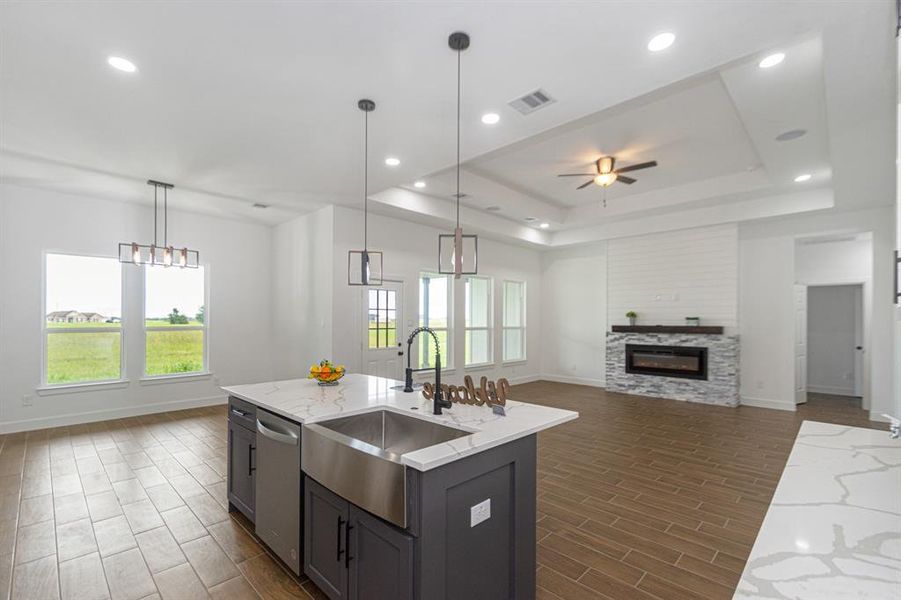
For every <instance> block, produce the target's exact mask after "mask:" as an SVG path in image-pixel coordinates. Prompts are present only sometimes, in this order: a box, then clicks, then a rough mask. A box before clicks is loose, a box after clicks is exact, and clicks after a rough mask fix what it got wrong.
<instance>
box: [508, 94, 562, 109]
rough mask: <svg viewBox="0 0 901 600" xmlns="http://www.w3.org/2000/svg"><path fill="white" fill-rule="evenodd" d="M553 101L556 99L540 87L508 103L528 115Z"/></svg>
mask: <svg viewBox="0 0 901 600" xmlns="http://www.w3.org/2000/svg"><path fill="white" fill-rule="evenodd" d="M552 102H554V99H553V98H551V97H550V96H549V95H548V93H547V92H545V91H544V90H541V89H538V90H535V91H534V92H530V93H528V94H526V95H525V96H523V97H521V98H517V99H516V100H511V101H510V102H508V104H509V105H510V106H512V107H513V108H515V109H516V110H518V111H519V112H520V113H522V114H524V115H527V114H529V113H533V112H535V111H536V110H538V109H539V108H543V107H545V106H547V105H548V104H551V103H552Z"/></svg>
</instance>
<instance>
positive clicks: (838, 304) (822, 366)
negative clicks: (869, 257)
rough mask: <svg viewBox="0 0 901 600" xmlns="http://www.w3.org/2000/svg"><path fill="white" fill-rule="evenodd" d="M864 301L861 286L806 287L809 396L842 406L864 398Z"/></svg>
mask: <svg viewBox="0 0 901 600" xmlns="http://www.w3.org/2000/svg"><path fill="white" fill-rule="evenodd" d="M863 299H864V290H863V285H860V284H854V285H818V286H809V287H808V292H807V336H806V337H807V369H806V380H807V381H806V383H807V392H808V395H813V394H816V395H817V396H824V397H835V400H836V401H837V402H845V403H846V402H848V401H849V400H856V401H858V402H859V401H860V399H861V398H862V396H863V395H864V352H865V345H864V300H863ZM827 399H828V398H827Z"/></svg>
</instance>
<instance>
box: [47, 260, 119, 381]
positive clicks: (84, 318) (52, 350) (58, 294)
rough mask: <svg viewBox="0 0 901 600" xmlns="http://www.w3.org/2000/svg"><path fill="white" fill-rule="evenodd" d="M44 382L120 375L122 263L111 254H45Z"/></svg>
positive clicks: (117, 376) (114, 377)
mask: <svg viewBox="0 0 901 600" xmlns="http://www.w3.org/2000/svg"><path fill="white" fill-rule="evenodd" d="M45 276H46V280H45V282H44V308H45V310H44V353H45V354H44V384H45V385H60V384H72V383H85V382H97V381H112V380H116V379H121V378H122V265H121V264H119V261H118V260H116V259H115V258H97V257H92V256H72V255H68V254H47V256H46V268H45Z"/></svg>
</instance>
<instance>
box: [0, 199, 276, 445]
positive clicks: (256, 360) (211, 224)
mask: <svg viewBox="0 0 901 600" xmlns="http://www.w3.org/2000/svg"><path fill="white" fill-rule="evenodd" d="M148 189H149V188H148ZM176 193H177V190H176ZM152 219H153V213H152V210H151V209H150V208H147V207H144V206H139V205H135V204H128V203H124V202H109V201H101V200H95V199H93V198H88V197H83V196H74V195H68V194H61V193H56V192H50V191H44V190H38V189H32V188H22V187H17V186H10V185H2V186H0V289H2V290H3V291H4V293H3V294H2V297H0V323H2V329H0V430H6V431H12V430H19V429H33V428H39V427H47V426H52V425H58V424H66V423H75V422H86V421H91V420H101V419H108V418H113V417H119V416H127V415H133V414H143V413H148V412H156V411H160V410H171V409H175V408H181V407H187V406H195V405H200V404H204V403H214V402H221V401H223V400H224V398H225V396H224V394H223V393H222V392H221V390H220V389H219V384H222V385H226V384H229V383H246V382H253V381H262V380H266V379H268V378H270V377H271V368H270V364H271V360H270V357H271V355H270V351H271V346H270V344H269V338H270V325H271V321H270V314H269V306H270V293H271V287H270V285H271V281H270V270H269V258H270V233H269V228H268V227H264V226H259V225H248V224H244V223H239V222H235V221H229V220H224V219H218V218H214V217H207V216H199V215H195V214H190V213H175V212H173V213H171V214H170V219H169V221H170V227H169V238H170V241H172V242H174V243H175V244H176V245H180V244H186V245H189V246H190V247H191V248H197V249H198V250H199V251H200V258H201V262H202V263H203V264H204V265H205V266H206V267H207V272H208V273H209V290H210V291H209V307H208V320H209V321H208V322H209V326H210V331H209V349H210V354H209V366H210V369H211V371H212V373H213V375H212V376H211V377H208V378H202V379H199V380H193V381H182V382H178V383H166V384H159V383H156V384H152V385H149V384H146V383H141V382H139V379H140V378H141V370H142V365H141V361H139V360H132V361H130V362H127V363H126V365H125V377H126V378H127V379H129V380H130V383H129V384H128V385H127V387H124V388H121V389H103V390H93V391H82V392H78V393H65V394H54V395H37V394H36V388H37V387H38V386H39V385H40V382H41V352H42V344H43V342H42V339H41V326H42V320H43V315H42V314H41V306H42V298H41V293H42V292H41V290H42V272H43V267H42V265H43V253H44V252H45V251H61V252H68V253H80V254H86V255H95V256H111V257H114V256H116V253H117V246H118V243H119V242H122V241H132V240H138V241H141V240H146V239H148V237H149V236H150V235H152V225H151V223H152ZM126 267H128V268H127V269H126V270H125V271H124V277H123V286H124V287H125V288H126V302H125V304H124V305H123V312H124V317H125V319H126V323H125V325H124V335H125V338H124V339H125V344H126V354H127V356H128V357H132V358H133V357H139V356H141V353H142V350H143V349H142V347H141V345H142V343H143V328H142V325H141V315H140V312H141V306H142V302H143V297H142V290H143V277H142V276H141V274H140V269H139V268H138V267H134V269H132V270H129V269H131V267H130V266H128V265H126ZM26 396H29V397H31V399H32V400H33V405H32V406H23V398H24V397H26Z"/></svg>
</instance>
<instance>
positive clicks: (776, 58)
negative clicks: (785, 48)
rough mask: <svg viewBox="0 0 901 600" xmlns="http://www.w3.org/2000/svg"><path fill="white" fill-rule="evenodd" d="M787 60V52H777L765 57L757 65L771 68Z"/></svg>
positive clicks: (762, 67)
mask: <svg viewBox="0 0 901 600" xmlns="http://www.w3.org/2000/svg"><path fill="white" fill-rule="evenodd" d="M783 60H785V54H783V53H782V52H776V53H775V54H770V55H769V56H767V57H765V58H764V59H763V60H762V61H760V62H759V63H757V66H758V67H760V68H761V69H769V68H770V67H775V66H776V65H778V64H779V63H781V62H782V61H783Z"/></svg>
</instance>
